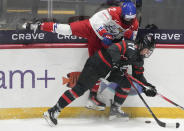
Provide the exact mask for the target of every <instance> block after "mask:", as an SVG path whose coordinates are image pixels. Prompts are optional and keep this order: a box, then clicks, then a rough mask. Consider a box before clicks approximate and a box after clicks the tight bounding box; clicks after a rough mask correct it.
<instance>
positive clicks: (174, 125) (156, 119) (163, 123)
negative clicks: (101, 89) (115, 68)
mask: <svg viewBox="0 0 184 131" xmlns="http://www.w3.org/2000/svg"><path fill="white" fill-rule="evenodd" d="M126 76H127V78H128V80H129V82H130V84H131V85H132V87H133V88H134V89H135V90H136V92H137V94H138V95H139V97H140V98H141V100H142V101H143V103H144V105H145V106H146V107H147V109H148V111H149V112H150V113H151V115H152V116H153V118H154V119H155V121H156V122H157V124H158V125H159V126H161V127H176V128H179V126H180V124H179V123H178V122H177V123H165V122H162V121H160V120H159V119H158V118H157V117H156V116H155V114H154V113H153V111H152V110H151V108H150V107H149V106H148V104H147V103H146V101H145V100H144V98H143V97H142V95H141V94H140V93H139V91H138V90H137V88H136V87H135V86H134V84H133V82H132V80H133V79H132V80H131V78H133V77H132V76H130V75H128V74H127V73H126Z"/></svg>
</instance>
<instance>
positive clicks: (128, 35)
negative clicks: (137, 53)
mask: <svg viewBox="0 0 184 131" xmlns="http://www.w3.org/2000/svg"><path fill="white" fill-rule="evenodd" d="M138 28H139V22H138V20H137V18H135V19H134V21H133V23H132V26H131V27H130V28H128V29H126V30H125V32H124V37H125V39H128V40H135V39H136V37H137V32H138Z"/></svg>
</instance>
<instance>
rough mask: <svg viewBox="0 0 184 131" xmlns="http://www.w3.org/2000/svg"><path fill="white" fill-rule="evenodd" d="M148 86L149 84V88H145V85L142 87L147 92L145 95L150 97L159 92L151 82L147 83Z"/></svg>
mask: <svg viewBox="0 0 184 131" xmlns="http://www.w3.org/2000/svg"><path fill="white" fill-rule="evenodd" d="M146 86H147V88H145V87H143V88H142V91H143V92H144V93H145V95H146V96H149V97H154V96H156V94H157V90H156V87H155V86H153V85H152V84H150V83H147V84H146Z"/></svg>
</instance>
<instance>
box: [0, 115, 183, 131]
mask: <svg viewBox="0 0 184 131" xmlns="http://www.w3.org/2000/svg"><path fill="white" fill-rule="evenodd" d="M159 119H160V118H159ZM146 120H150V121H151V123H149V124H147V123H145V121H146ZM160 120H161V121H163V122H166V123H175V122H179V123H180V128H177V129H176V128H163V127H160V126H158V125H157V123H156V122H155V121H154V119H151V118H136V119H135V118H131V119H130V120H129V121H126V122H125V121H120V120H114V121H109V120H107V119H106V118H60V119H59V121H58V122H59V123H58V125H57V126H55V127H50V126H49V125H48V124H47V123H46V121H45V120H44V119H15V120H0V131H184V119H162V118H161V119H160Z"/></svg>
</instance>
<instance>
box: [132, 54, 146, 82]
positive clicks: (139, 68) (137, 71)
mask: <svg viewBox="0 0 184 131" xmlns="http://www.w3.org/2000/svg"><path fill="white" fill-rule="evenodd" d="M143 65H144V60H143V59H141V58H139V59H138V60H137V62H136V63H134V64H132V76H133V77H135V78H136V79H138V80H139V81H141V82H142V83H144V84H146V83H147V80H146V78H145V77H144V67H143Z"/></svg>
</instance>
